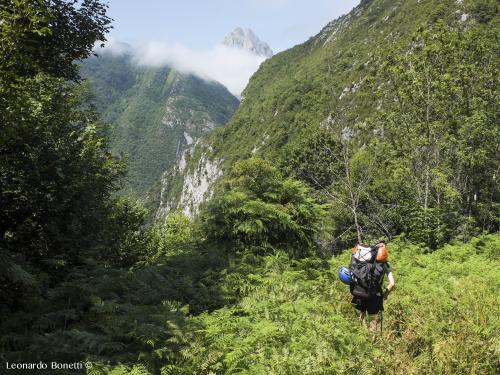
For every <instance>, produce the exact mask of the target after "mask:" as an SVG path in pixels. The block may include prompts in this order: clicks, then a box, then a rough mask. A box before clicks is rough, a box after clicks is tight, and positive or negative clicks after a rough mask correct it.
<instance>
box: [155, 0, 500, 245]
mask: <svg viewBox="0 0 500 375" xmlns="http://www.w3.org/2000/svg"><path fill="white" fill-rule="evenodd" d="M497 71H498V7H497V5H496V4H495V3H494V2H491V1H483V0H481V1H455V0H448V1H440V2H436V1H431V0H426V1H416V0H410V1H383V0H374V1H362V2H361V4H360V5H359V6H358V7H357V8H356V9H354V10H353V11H352V12H351V13H350V14H348V15H346V16H343V17H341V18H339V19H338V20H335V21H332V22H331V23H330V24H328V25H327V26H326V27H324V28H323V29H322V30H321V32H320V33H319V34H318V35H316V36H315V37H313V38H311V39H309V40H308V41H307V42H305V43H304V44H301V45H299V46H296V47H294V48H292V49H290V50H288V51H285V52H282V53H280V54H278V55H276V56H275V57H273V58H272V59H270V60H268V61H266V62H265V63H263V64H262V66H261V68H260V69H259V71H258V72H257V73H256V74H255V75H254V77H253V78H252V79H251V81H250V83H249V85H248V86H247V88H246V89H245V91H244V92H243V98H244V99H243V101H242V104H241V105H240V107H239V109H238V111H237V112H236V114H235V116H233V118H232V119H231V120H230V121H229V123H228V124H227V126H225V127H223V128H221V129H219V130H218V131H215V132H213V133H211V134H210V135H209V136H208V137H206V138H205V139H204V142H202V143H200V144H199V145H198V147H197V149H196V150H194V151H193V152H192V153H191V154H190V155H188V156H190V157H189V158H188V162H187V166H188V167H187V168H179V169H178V170H173V171H172V172H171V173H172V174H173V178H171V179H169V180H167V181H166V182H165V185H164V191H165V192H164V194H163V200H162V205H161V207H160V211H161V212H163V211H165V209H164V208H165V207H168V208H169V209H171V208H172V207H174V208H175V207H178V208H180V209H184V208H185V206H188V205H189V204H190V200H189V199H183V198H184V197H186V196H189V195H190V193H191V195H193V196H196V195H197V193H199V191H195V192H194V193H193V190H195V189H193V186H192V183H191V181H192V179H193V177H194V176H199V175H200V171H203V170H209V171H212V170H214V169H218V170H215V171H213V172H212V173H211V175H213V176H219V175H221V174H223V173H224V172H227V171H230V170H231V169H232V167H233V165H234V163H235V161H237V160H240V159H244V158H248V157H250V156H252V155H254V156H259V157H263V158H267V159H269V160H274V161H275V162H276V163H279V164H280V169H281V170H282V172H284V173H285V174H286V175H290V176H294V177H295V178H298V179H300V180H302V181H304V182H306V183H307V184H308V185H309V186H311V187H312V188H313V189H314V190H315V192H316V194H317V195H318V196H321V199H323V200H325V201H330V202H333V205H334V207H335V208H334V209H332V215H333V216H334V218H335V230H334V232H333V233H334V236H333V238H334V239H335V240H336V241H334V243H333V246H335V247H336V248H338V249H342V248H344V247H345V246H348V245H349V244H350V241H352V238H353V235H354V236H357V235H358V234H359V235H360V236H368V237H369V236H378V235H380V234H384V235H385V236H388V237H391V236H394V235H396V234H399V233H401V232H404V233H407V234H408V235H410V236H411V238H413V239H415V240H417V241H425V242H426V243H428V244H430V245H431V246H433V247H436V246H438V245H440V244H443V243H445V242H446V241H448V240H450V239H451V238H454V237H455V236H457V235H461V236H462V237H465V238H467V237H468V236H470V235H474V234H475V233H479V232H481V231H482V230H487V231H488V230H498V228H499V222H498V217H499V214H500V212H499V209H500V208H499V206H498V204H497V203H496V202H498V199H499V196H498V189H497V185H498V175H499V169H498V168H499V164H498V156H499V153H498V152H499V151H498V145H499V136H498V95H497V94H498V93H497V91H496V87H497V86H498V74H497ZM214 166H215V167H216V168H214ZM209 175H210V174H209ZM215 180H216V178H212V179H210V182H212V184H211V189H206V190H207V192H208V193H207V196H209V194H210V190H212V191H213V187H214V183H213V181H215ZM195 187H196V186H195ZM191 201H195V200H193V199H191ZM426 228H432V230H428V229H426ZM478 231H479V232H478Z"/></svg>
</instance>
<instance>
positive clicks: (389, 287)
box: [384, 271, 396, 298]
mask: <svg viewBox="0 0 500 375" xmlns="http://www.w3.org/2000/svg"><path fill="white" fill-rule="evenodd" d="M387 280H388V281H389V284H388V285H387V287H386V288H385V290H384V298H387V296H388V295H389V293H390V292H391V291H392V290H393V289H394V286H395V285H396V283H395V282H394V275H393V274H392V271H389V273H388V274H387Z"/></svg>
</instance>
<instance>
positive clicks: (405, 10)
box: [158, 0, 495, 216]
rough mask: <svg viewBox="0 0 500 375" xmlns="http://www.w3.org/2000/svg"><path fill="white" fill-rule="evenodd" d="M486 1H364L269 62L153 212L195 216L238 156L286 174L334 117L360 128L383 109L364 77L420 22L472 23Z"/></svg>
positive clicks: (171, 175)
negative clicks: (271, 163) (291, 159)
mask: <svg viewBox="0 0 500 375" xmlns="http://www.w3.org/2000/svg"><path fill="white" fill-rule="evenodd" d="M483 3H484V4H483ZM491 4H492V3H491V2H488V1H455V0H447V1H440V2H437V1H435V0H405V1H393V0H390V1H389V0H364V1H362V2H361V4H360V5H359V6H358V7H356V8H355V9H354V10H353V11H352V12H350V13H349V14H347V15H344V16H342V17H340V18H339V19H337V20H335V21H332V22H331V23H329V24H328V25H327V26H325V27H324V28H323V29H322V30H321V31H320V33H319V34H318V35H316V36H315V37H312V38H310V39H309V40H308V41H307V42H305V43H303V44H301V45H298V46H296V47H294V48H292V49H290V50H288V51H285V52H282V53H280V54H278V55H276V56H274V57H273V58H271V59H269V60H267V61H266V62H265V63H263V64H262V65H261V67H260V69H259V71H258V72H257V73H256V74H255V75H254V76H253V77H252V79H251V81H250V83H249V84H248V86H247V88H246V89H245V91H244V92H243V95H242V104H241V105H240V107H239V109H238V111H237V112H236V114H235V116H233V118H232V119H231V121H230V122H229V123H228V124H227V125H226V126H225V127H224V128H222V129H219V130H218V131H215V132H212V133H211V134H210V135H209V136H208V137H207V138H205V139H204V140H203V142H200V143H199V144H198V145H197V147H196V149H194V150H192V151H190V152H189V153H187V154H186V155H185V158H184V159H185V160H184V159H183V162H182V164H181V165H178V166H177V167H176V168H174V169H172V170H170V171H169V172H168V173H167V174H166V175H165V177H164V184H163V189H162V191H163V192H162V200H161V204H160V208H159V211H158V215H159V216H162V215H164V214H165V213H168V212H170V211H171V210H174V209H182V210H183V211H184V212H185V213H186V214H188V215H193V214H195V213H196V212H197V211H198V208H199V204H200V202H202V201H203V200H204V199H207V198H208V197H209V196H210V194H211V190H212V186H213V182H214V181H216V180H217V178H218V177H219V176H221V175H222V174H223V173H224V171H225V170H227V169H229V168H231V165H232V164H233V163H234V161H235V160H237V159H242V158H247V157H250V156H252V155H260V156H264V157H267V158H270V159H272V160H276V161H277V162H279V163H280V164H282V165H283V166H284V168H285V169H286V165H287V157H288V156H289V154H290V152H292V151H293V150H296V149H297V147H299V146H298V144H299V143H300V141H301V140H302V139H303V138H304V137H305V136H307V135H310V134H311V133H314V132H317V131H318V129H321V128H324V127H328V126H329V125H330V124H333V123H334V122H335V121H336V119H337V118H338V117H339V116H341V117H342V120H343V122H344V123H349V124H363V122H364V121H365V120H366V119H367V117H368V116H370V115H372V114H373V113H374V112H376V110H377V108H378V107H379V105H380V102H379V101H378V99H377V97H376V94H375V92H370V91H369V88H366V87H363V84H364V80H365V78H366V77H367V76H369V75H371V74H372V73H373V72H374V71H376V70H377V69H379V68H380V66H381V65H382V61H381V60H382V59H383V58H385V57H387V56H388V54H389V51H390V50H391V49H392V48H394V47H395V46H396V45H399V46H405V45H408V44H409V42H410V37H411V35H412V34H413V33H414V32H415V31H416V30H417V29H418V28H419V27H420V26H421V25H428V24H430V23H432V22H433V21H435V20H437V19H446V20H449V21H452V20H453V21H455V22H459V23H460V22H475V21H476V19H478V18H480V17H482V16H481V12H483V10H485V9H490V11H491V9H493V10H494V9H495V6H493V5H491ZM488 7H489V8H488ZM492 7H493V8H492ZM471 13H473V14H471ZM486 13H487V12H486ZM378 84H379V85H383V84H384V82H383V81H381V82H378ZM200 197H204V198H203V199H201V198H200Z"/></svg>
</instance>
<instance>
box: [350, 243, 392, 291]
mask: <svg viewBox="0 0 500 375" xmlns="http://www.w3.org/2000/svg"><path fill="white" fill-rule="evenodd" d="M358 252H360V253H358ZM361 252H364V253H361ZM377 252H378V248H377V247H373V248H363V247H358V248H357V249H356V252H354V253H353V255H352V257H351V263H350V264H349V271H351V278H352V281H353V282H352V284H351V294H352V295H353V296H355V297H357V298H362V299H364V298H371V297H374V296H376V295H377V294H379V295H381V292H382V290H381V281H382V278H383V277H384V267H383V265H382V264H381V263H379V262H377V261H376V257H377Z"/></svg>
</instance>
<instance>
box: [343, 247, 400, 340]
mask: <svg viewBox="0 0 500 375" xmlns="http://www.w3.org/2000/svg"><path fill="white" fill-rule="evenodd" d="M352 253H353V254H352V258H351V264H350V266H349V270H350V271H351V274H352V276H353V280H354V282H353V284H352V285H351V293H352V295H353V298H352V304H353V305H354V307H355V308H356V309H357V310H359V318H360V320H361V321H362V322H363V324H365V323H366V314H367V313H368V319H369V330H370V332H371V333H372V334H373V335H375V334H376V332H377V329H378V327H379V323H380V324H381V323H382V312H383V311H384V300H385V299H387V296H388V295H389V293H390V292H391V291H392V289H393V288H394V285H395V284H394V276H393V274H392V269H391V265H390V264H389V262H388V259H389V254H388V252H387V247H386V245H385V241H384V240H378V241H377V242H376V243H375V246H373V247H370V246H366V245H362V244H356V246H354V248H353V250H352ZM384 275H387V279H388V281H389V284H388V285H387V287H386V288H385V289H383V288H382V285H383V280H384Z"/></svg>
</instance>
